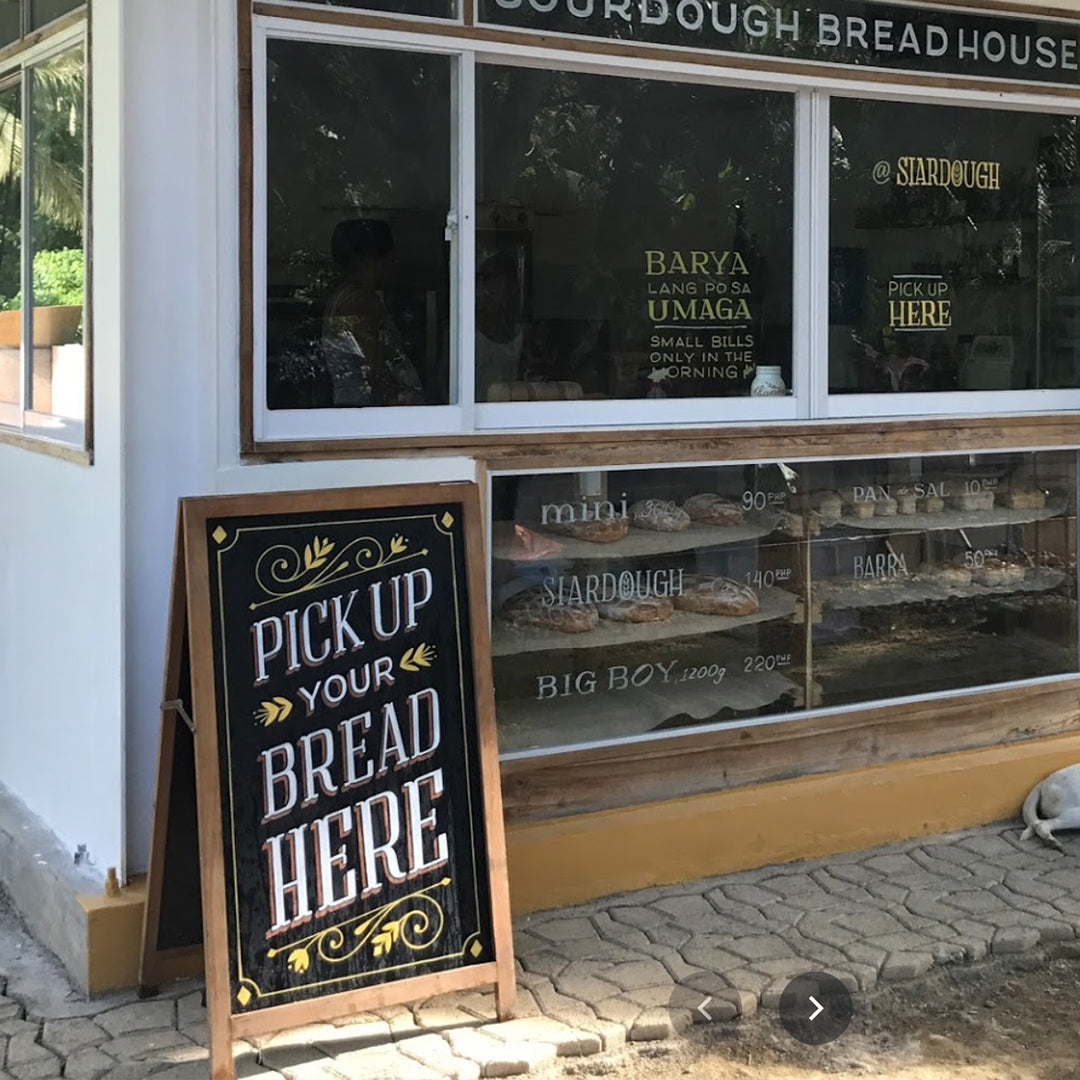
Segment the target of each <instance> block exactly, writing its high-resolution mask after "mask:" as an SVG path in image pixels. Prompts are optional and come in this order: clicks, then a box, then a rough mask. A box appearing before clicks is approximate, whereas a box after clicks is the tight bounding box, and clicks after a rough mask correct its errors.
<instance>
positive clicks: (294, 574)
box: [250, 535, 427, 611]
mask: <svg viewBox="0 0 1080 1080" xmlns="http://www.w3.org/2000/svg"><path fill="white" fill-rule="evenodd" d="M425 555H427V549H426V548H424V549H422V550H420V551H414V552H410V551H409V541H408V540H407V539H406V538H405V537H404V536H400V535H398V536H393V537H391V539H390V543H389V544H388V545H387V546H386V547H383V545H382V543H381V542H380V541H378V540H376V539H375V538H374V537H373V536H359V537H356V538H355V539H354V540H350V541H349V542H348V543H347V544H345V545H344V546H343V547H341V548H340V549H339V548H338V545H337V543H336V542H335V541H333V540H330V539H329V538H327V537H320V536H315V537H313V538H312V539H311V540H310V541H309V542H308V543H306V544H305V545H304V546H303V548H298V547H292V546H291V545H289V544H275V545H274V546H273V547H269V548H267V549H266V550H265V551H264V552H263V553H262V554H261V555H260V556H259V558H258V561H257V562H256V563H255V583H256V585H258V587H259V589H260V590H261V592H262V594H263V596H264V599H261V600H256V601H253V602H252V603H251V605H250V610H252V611H254V610H255V609H256V608H260V607H262V606H263V605H264V604H270V603H273V602H274V601H275V600H286V599H288V598H289V597H292V596H299V595H301V594H302V593H306V592H310V591H311V590H312V589H318V588H319V587H321V586H323V585H326V584H327V583H329V582H338V581H348V580H349V579H350V578H354V577H358V576H360V575H361V574H370V573H371V572H372V571H374V570H381V569H382V568H383V567H384V566H390V565H392V564H394V563H400V562H405V561H406V560H408V559H419V558H423V557H424V556H425Z"/></svg>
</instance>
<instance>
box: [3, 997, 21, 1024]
mask: <svg viewBox="0 0 1080 1080" xmlns="http://www.w3.org/2000/svg"><path fill="white" fill-rule="evenodd" d="M22 1015H23V1007H22V1003H21V1002H18V1001H16V1000H15V999H14V998H9V997H0V1020H19V1019H21V1018H22Z"/></svg>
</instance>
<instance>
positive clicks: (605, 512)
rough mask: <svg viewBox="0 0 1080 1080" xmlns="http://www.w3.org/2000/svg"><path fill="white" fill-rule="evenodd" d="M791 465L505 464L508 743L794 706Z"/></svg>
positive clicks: (503, 632) (499, 588) (499, 582)
mask: <svg viewBox="0 0 1080 1080" xmlns="http://www.w3.org/2000/svg"><path fill="white" fill-rule="evenodd" d="M789 497H790V491H789V487H788V481H787V478H786V475H785V473H784V472H783V470H781V468H780V467H779V466H777V465H760V466H757V465H737V466H727V467H720V468H718V467H715V466H695V467H688V468H665V467H659V468H655V469H647V468H646V469H632V470H627V471H615V470H611V471H607V472H564V473H556V474H547V475H541V476H496V477H494V478H493V482H492V510H493V518H494V520H493V523H492V564H491V567H492V572H491V582H492V611H493V618H492V627H491V642H492V654H493V657H494V672H495V699H496V716H497V718H498V725H499V747H500V749H501V750H502V751H503V752H513V751H520V750H528V749H537V748H543V749H547V748H553V747H556V746H560V745H567V744H570V743H581V742H594V741H605V740H611V739H620V738H624V737H627V736H641V735H645V734H649V733H659V734H662V733H666V732H668V731H670V730H674V729H678V728H686V727H692V726H694V725H699V724H706V723H710V724H712V723H721V722H730V721H737V720H742V719H747V718H752V717H759V716H767V715H778V714H782V713H787V712H792V711H797V710H798V709H800V708H801V707H802V705H803V701H804V696H805V690H806V685H807V683H806V675H807V672H806V667H805V648H804V628H803V627H804V624H803V622H802V612H803V611H804V610H805V604H804V603H802V602H801V601H802V600H803V599H804V597H805V580H804V577H803V566H804V560H803V559H802V558H801V556H800V552H801V547H800V544H801V543H802V541H801V540H800V538H799V535H798V533H799V528H798V521H799V519H797V518H796V517H795V515H793V514H792V513H791V512H790V511H789V510H788V509H787V506H788V502H789Z"/></svg>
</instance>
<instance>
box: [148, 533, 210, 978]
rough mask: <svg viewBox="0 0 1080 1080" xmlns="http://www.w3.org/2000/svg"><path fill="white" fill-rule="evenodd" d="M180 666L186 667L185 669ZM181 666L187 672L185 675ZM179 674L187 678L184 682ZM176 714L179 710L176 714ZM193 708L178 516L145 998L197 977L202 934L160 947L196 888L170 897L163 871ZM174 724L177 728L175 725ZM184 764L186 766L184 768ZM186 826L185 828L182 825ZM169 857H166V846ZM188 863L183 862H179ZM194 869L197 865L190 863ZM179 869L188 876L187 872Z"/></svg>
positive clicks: (191, 782)
mask: <svg viewBox="0 0 1080 1080" xmlns="http://www.w3.org/2000/svg"><path fill="white" fill-rule="evenodd" d="M185 661H187V663H186V664H185ZM185 667H186V668H187V670H186V671H185ZM185 675H186V676H187V677H186V678H185ZM181 710H182V711H181ZM193 710H194V704H193V701H192V696H191V677H190V653H189V651H188V637H187V595H186V575H185V573H184V538H183V533H182V531H181V515H180V513H179V512H178V513H177V515H176V537H175V540H174V542H173V568H172V588H171V590H170V594H169V622H168V632H167V636H166V639H165V676H164V680H163V685H162V690H161V724H160V728H159V735H158V756H157V780H156V782H155V785H154V815H153V829H152V831H151V834H150V860H149V865H148V868H147V875H146V904H145V906H144V908H143V932H142V953H141V956H140V961H139V992H140V995H141V996H144V997H146V996H150V995H151V994H153V993H155V992H156V989H157V987H158V986H160V984H161V983H163V982H169V981H171V980H173V979H183V978H193V977H196V976H199V975H201V974H202V973H203V943H202V935H201V933H200V935H199V936H198V939H197V940H193V941H183V942H182V943H179V944H176V943H173V944H163V943H162V939H161V935H162V932H163V930H164V931H165V933H166V934H167V933H168V929H167V927H168V924H169V922H170V919H169V914H170V913H169V912H168V911H167V910H166V909H167V906H168V905H169V903H170V901H172V900H175V901H176V902H177V903H179V904H184V903H196V904H197V903H198V902H199V897H198V887H197V885H194V884H193V886H192V889H191V894H190V895H186V896H183V897H172V896H170V894H169V891H168V888H167V886H166V873H167V871H166V866H167V865H169V864H171V863H175V861H176V856H175V848H176V840H177V838H176V837H175V835H171V834H173V833H175V831H176V829H177V826H178V823H177V822H175V821H173V820H172V815H173V805H174V799H178V800H184V799H187V800H190V803H191V804H192V805H193V804H194V802H195V771H194V767H193V762H192V763H188V762H187V760H186V755H185V760H184V761H183V762H181V761H180V760H179V756H178V755H177V752H176V751H177V747H178V746H179V745H180V744H179V742H178V740H179V739H184V738H188V737H190V738H192V739H194V735H195V733H194V732H193V731H192V732H186V730H185V728H184V725H186V722H187V721H186V720H185V717H186V718H187V720H190V719H191V714H192V712H193ZM178 725H180V726H178ZM185 765H187V766H188V767H185ZM185 824H186V823H185ZM170 839H172V841H173V843H172V849H173V854H172V856H170V853H169V849H170V844H169V841H170ZM185 861H188V860H185ZM194 861H195V864H196V870H197V867H198V866H199V861H198V857H197V854H196V858H195V860H194ZM184 869H186V870H188V871H189V872H190V870H191V867H190V866H187V867H184Z"/></svg>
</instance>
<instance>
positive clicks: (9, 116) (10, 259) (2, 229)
mask: <svg viewBox="0 0 1080 1080" xmlns="http://www.w3.org/2000/svg"><path fill="white" fill-rule="evenodd" d="M21 157H22V90H21V88H20V86H19V84H15V85H14V86H9V87H7V88H6V89H4V90H0V405H15V406H18V405H19V404H20V402H21V400H22V397H21V394H20V383H21V379H22V359H21V349H20V345H21V343H22V312H21V310H20V308H21V307H22V303H21V299H20V294H21V285H20V276H21V273H22V257H21V256H22V239H21V233H22V173H21Z"/></svg>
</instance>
